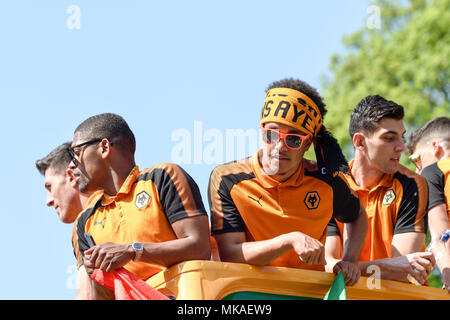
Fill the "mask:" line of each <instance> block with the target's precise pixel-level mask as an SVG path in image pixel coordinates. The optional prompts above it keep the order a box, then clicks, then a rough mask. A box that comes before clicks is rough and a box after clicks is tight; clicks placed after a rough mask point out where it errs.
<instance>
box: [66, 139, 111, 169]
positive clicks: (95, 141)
mask: <svg viewBox="0 0 450 320" xmlns="http://www.w3.org/2000/svg"><path fill="white" fill-rule="evenodd" d="M102 140H103V138H98V139H92V140H89V141H86V142H83V143H80V144H77V145H76V146H73V147H68V148H67V152H69V155H70V159H72V161H73V162H75V163H76V160H77V158H76V157H77V155H76V154H75V148H79V147H82V146H86V145H90V144H94V143H98V142H100V141H102Z"/></svg>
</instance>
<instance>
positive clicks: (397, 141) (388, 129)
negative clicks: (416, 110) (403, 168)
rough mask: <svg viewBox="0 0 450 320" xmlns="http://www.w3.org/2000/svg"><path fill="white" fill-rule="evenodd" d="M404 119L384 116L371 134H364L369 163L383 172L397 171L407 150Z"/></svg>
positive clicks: (365, 150)
mask: <svg viewBox="0 0 450 320" xmlns="http://www.w3.org/2000/svg"><path fill="white" fill-rule="evenodd" d="M405 131H406V130H405V127H404V125H403V120H397V119H392V118H383V119H381V121H380V122H378V128H377V129H376V130H375V132H374V133H373V134H372V135H371V136H366V135H364V141H365V149H364V153H365V156H366V158H367V160H368V163H369V164H370V165H371V166H372V167H373V168H375V169H378V170H379V171H381V172H383V173H389V174H392V173H395V172H396V171H397V170H398V168H399V165H400V158H401V155H402V152H403V151H404V150H405V142H404V135H405Z"/></svg>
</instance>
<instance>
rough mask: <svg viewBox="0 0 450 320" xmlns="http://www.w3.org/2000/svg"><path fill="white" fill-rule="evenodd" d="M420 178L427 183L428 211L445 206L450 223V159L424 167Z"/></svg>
mask: <svg viewBox="0 0 450 320" xmlns="http://www.w3.org/2000/svg"><path fill="white" fill-rule="evenodd" d="M422 176H423V177H425V179H427V183H428V209H431V208H433V207H435V206H437V205H439V204H443V203H444V204H446V206H447V215H448V219H449V221H450V158H448V159H445V160H441V161H438V162H436V163H434V164H432V165H430V166H428V167H426V168H425V169H423V171H422Z"/></svg>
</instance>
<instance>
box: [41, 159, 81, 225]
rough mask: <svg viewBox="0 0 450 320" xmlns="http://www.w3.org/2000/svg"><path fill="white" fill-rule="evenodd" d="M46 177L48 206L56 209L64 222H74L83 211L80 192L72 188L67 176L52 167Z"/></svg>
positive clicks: (47, 171)
mask: <svg viewBox="0 0 450 320" xmlns="http://www.w3.org/2000/svg"><path fill="white" fill-rule="evenodd" d="M44 176H45V180H44V184H45V189H47V201H46V204H47V206H49V207H52V206H53V207H54V208H55V210H56V213H57V214H58V216H59V219H61V221H62V222H64V223H72V222H74V221H75V220H76V218H77V216H78V214H79V213H80V212H81V210H82V206H81V202H80V198H79V193H78V190H77V189H76V188H74V187H73V186H71V184H70V181H69V178H68V176H67V175H66V174H64V175H61V174H59V173H57V172H55V170H53V168H51V167H49V168H48V169H47V170H46V171H45V175H44Z"/></svg>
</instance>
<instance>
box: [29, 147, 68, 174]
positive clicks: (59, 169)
mask: <svg viewBox="0 0 450 320" xmlns="http://www.w3.org/2000/svg"><path fill="white" fill-rule="evenodd" d="M70 145H71V142H66V143H63V144H62V145H60V146H59V147H57V148H55V149H54V150H53V151H52V152H50V153H49V154H48V155H47V156H45V157H44V158H42V159H40V160H37V161H36V168H37V169H38V171H39V172H40V173H41V174H42V175H43V176H44V175H45V171H47V169H48V168H52V169H53V170H54V171H55V173H56V174H59V175H62V176H64V175H65V174H66V169H67V167H68V166H69V163H70V161H71V160H72V159H71V158H70V155H69V152H68V151H67V148H69V147H70Z"/></svg>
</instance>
